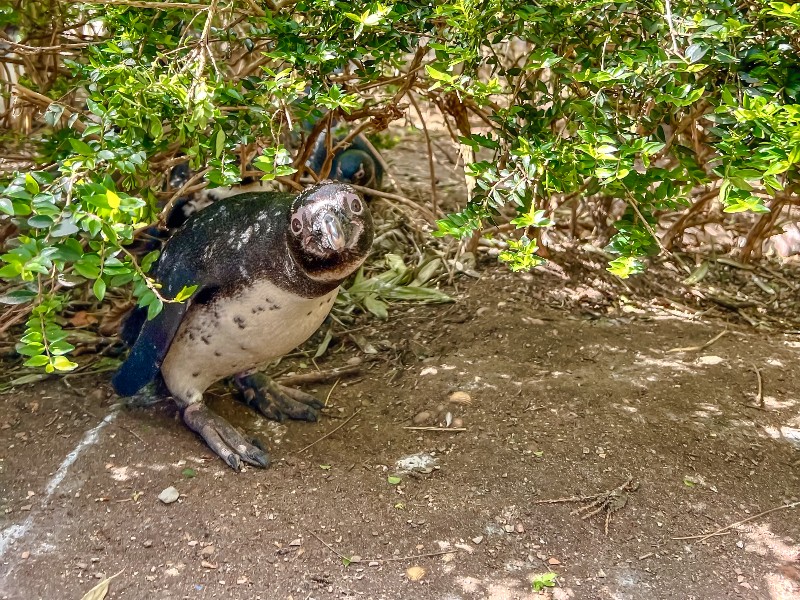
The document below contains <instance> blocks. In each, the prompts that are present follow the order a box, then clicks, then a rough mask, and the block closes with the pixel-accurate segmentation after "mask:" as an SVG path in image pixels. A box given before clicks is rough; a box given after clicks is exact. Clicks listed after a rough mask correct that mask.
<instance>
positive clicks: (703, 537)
mask: <svg viewBox="0 0 800 600" xmlns="http://www.w3.org/2000/svg"><path fill="white" fill-rule="evenodd" d="M798 506H800V502H792V503H791V504H783V505H781V506H776V507H775V508H770V509H769V510H765V511H764V512H760V513H758V514H757V515H753V516H752V517H747V518H746V519H742V520H741V521H736V523H731V524H730V525H726V526H725V527H722V528H721V529H717V530H716V531H714V532H712V533H705V534H700V535H686V536H683V537H674V538H671V539H673V540H697V541H699V542H703V541H705V540H707V539H708V538H710V537H714V536H715V535H722V534H724V533H725V532H726V531H730V530H731V529H733V528H734V527H738V526H739V525H744V524H745V523H749V522H750V521H754V520H755V519H758V518H760V517H763V516H764V515H768V514H770V513H773V512H775V511H778V510H785V509H787V508H788V509H791V508H797V507H798Z"/></svg>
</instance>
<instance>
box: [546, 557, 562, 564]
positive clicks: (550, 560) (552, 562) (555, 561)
mask: <svg viewBox="0 0 800 600" xmlns="http://www.w3.org/2000/svg"><path fill="white" fill-rule="evenodd" d="M547 564H548V565H560V564H561V561H560V560H558V559H557V558H556V557H555V556H551V557H550V558H548V559H547Z"/></svg>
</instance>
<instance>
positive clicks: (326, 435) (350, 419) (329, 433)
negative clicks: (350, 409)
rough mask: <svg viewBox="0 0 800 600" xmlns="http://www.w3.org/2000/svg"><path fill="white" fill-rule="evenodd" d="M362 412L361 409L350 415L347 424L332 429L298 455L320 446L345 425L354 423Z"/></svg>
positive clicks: (298, 452) (301, 450) (299, 451)
mask: <svg viewBox="0 0 800 600" xmlns="http://www.w3.org/2000/svg"><path fill="white" fill-rule="evenodd" d="M360 412H361V409H360V408H359V409H358V410H357V411H356V412H354V413H353V414H352V415H350V416H349V417H348V418H347V420H345V422H344V423H342V424H341V425H339V426H338V427H336V428H334V429H332V430H331V431H329V432H328V433H326V434H325V435H323V436H322V437H321V438H319V439H318V440H316V441H314V442H311V443H310V444H309V445H308V446H306V447H305V448H301V449H300V450H298V451H297V454H301V453H303V452H305V451H306V450H308V449H309V448H311V446H314V445H315V444H318V443H320V442H321V441H322V440H324V439H325V438H327V437H330V436H332V435H333V434H334V433H336V432H337V431H339V430H340V429H341V428H342V427H344V426H345V425H347V424H348V423H349V422H350V421H352V420H353V419H355V418H356V417H357V416H358V414H359V413H360Z"/></svg>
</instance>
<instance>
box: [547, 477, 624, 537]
mask: <svg viewBox="0 0 800 600" xmlns="http://www.w3.org/2000/svg"><path fill="white" fill-rule="evenodd" d="M638 489H639V484H638V483H634V482H633V477H628V479H627V480H626V481H625V483H623V484H622V485H620V486H617V487H615V488H614V489H612V490H608V491H605V492H602V493H600V494H594V495H592V496H570V497H568V498H554V499H551V500H535V501H534V502H533V504H563V503H566V502H588V504H587V505H586V506H581V507H579V508H576V509H575V510H573V511H572V512H571V513H570V514H571V515H581V519H582V520H584V521H585V520H587V519H591V518H592V517H594V516H596V515H598V514H600V513H601V512H603V511H605V513H606V519H605V527H604V531H605V534H606V535H608V525H609V523H610V522H611V515H613V514H614V513H615V512H618V511H620V510H622V508H623V507H624V506H625V505H626V504H627V503H628V495H629V494H630V493H631V492H635V491H636V490H638Z"/></svg>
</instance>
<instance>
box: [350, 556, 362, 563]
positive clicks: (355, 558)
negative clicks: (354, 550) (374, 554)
mask: <svg viewBox="0 0 800 600" xmlns="http://www.w3.org/2000/svg"><path fill="white" fill-rule="evenodd" d="M350 562H351V563H360V562H361V557H360V556H359V555H358V554H354V555H353V556H351V557H350Z"/></svg>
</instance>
